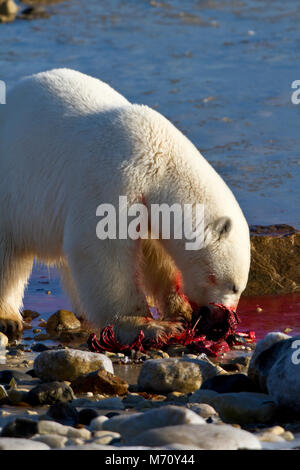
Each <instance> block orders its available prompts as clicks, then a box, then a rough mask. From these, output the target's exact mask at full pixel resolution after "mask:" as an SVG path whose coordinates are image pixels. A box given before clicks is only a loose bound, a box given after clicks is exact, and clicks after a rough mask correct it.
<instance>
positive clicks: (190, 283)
mask: <svg viewBox="0 0 300 470" xmlns="http://www.w3.org/2000/svg"><path fill="white" fill-rule="evenodd" d="M186 256H187V257H188V269H184V272H182V275H183V281H184V293H185V295H186V296H187V298H188V299H189V302H190V303H191V305H192V307H193V309H194V310H195V309H199V308H201V307H207V308H208V309H210V310H211V312H213V314H214V315H218V313H216V312H214V309H213V305H212V304H213V303H216V304H223V305H224V306H226V307H229V308H231V309H234V310H235V309H236V307H237V305H238V302H239V299H240V296H241V294H242V292H243V291H244V289H245V287H246V284H247V280H248V274H249V268H250V235H249V228H248V224H247V223H246V220H245V219H244V217H239V218H238V219H235V220H234V219H232V218H230V217H226V216H225V217H219V218H218V219H217V220H215V221H213V222H211V223H209V224H208V225H207V226H206V227H205V234H204V244H203V247H202V248H201V249H200V250H198V251H190V252H187V253H186ZM219 314H221V312H219ZM215 320H217V318H216V319H215Z"/></svg>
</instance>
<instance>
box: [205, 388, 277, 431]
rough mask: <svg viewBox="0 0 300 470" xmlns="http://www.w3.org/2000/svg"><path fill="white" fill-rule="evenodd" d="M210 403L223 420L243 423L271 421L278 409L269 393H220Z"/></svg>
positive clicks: (265, 422)
mask: <svg viewBox="0 0 300 470" xmlns="http://www.w3.org/2000/svg"><path fill="white" fill-rule="evenodd" d="M210 404H211V406H213V407H214V408H215V410H216V411H217V412H218V413H219V415H220V418H221V419H222V420H223V421H225V422H226V423H238V424H241V425H244V424H252V423H253V424H254V423H260V424H267V423H270V422H272V420H274V419H275V416H276V412H277V409H278V407H277V405H276V404H275V402H274V400H273V399H272V397H270V396H269V395H264V394H263V393H250V392H240V393H224V394H218V395H217V396H216V397H215V398H214V399H213V400H212V401H211V400H210Z"/></svg>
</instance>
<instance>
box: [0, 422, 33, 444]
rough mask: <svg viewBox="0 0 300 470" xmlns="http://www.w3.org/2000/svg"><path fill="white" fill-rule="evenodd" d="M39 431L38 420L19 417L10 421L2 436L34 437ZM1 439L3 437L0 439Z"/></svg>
mask: <svg viewBox="0 0 300 470" xmlns="http://www.w3.org/2000/svg"><path fill="white" fill-rule="evenodd" d="M37 432H38V426H37V423H36V421H32V420H31V419H26V418H17V419H15V420H14V421H10V422H9V423H7V424H6V426H4V428H3V429H2V431H1V437H24V438H26V437H28V438H30V437H32V436H34V435H35V434H37ZM0 440H1V439H0Z"/></svg>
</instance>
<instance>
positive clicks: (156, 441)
mask: <svg viewBox="0 0 300 470" xmlns="http://www.w3.org/2000/svg"><path fill="white" fill-rule="evenodd" d="M129 444H130V445H134V446H151V447H153V446H164V445H170V444H184V445H187V446H190V445H192V446H193V447H197V448H198V449H205V450H236V449H261V444H260V442H259V440H258V439H257V437H255V436H254V435H253V434H251V433H249V432H247V431H243V430H241V429H236V428H234V427H232V426H229V425H226V424H223V425H215V424H185V425H177V426H166V427H163V428H155V429H150V430H146V431H144V432H142V433H140V434H138V435H135V436H134V437H133V438H131V439H130V442H129Z"/></svg>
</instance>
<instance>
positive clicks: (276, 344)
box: [248, 332, 290, 393]
mask: <svg viewBox="0 0 300 470" xmlns="http://www.w3.org/2000/svg"><path fill="white" fill-rule="evenodd" d="M289 338H290V336H288V335H285V334H284V333H281V332H272V333H268V334H267V335H266V336H265V337H264V339H262V340H261V341H258V343H257V345H256V348H255V350H254V353H253V356H252V358H251V361H250V364H249V368H248V376H249V377H250V379H251V380H253V382H255V383H256V384H257V385H258V387H259V388H260V390H261V391H262V392H264V393H267V392H268V389H267V377H268V375H269V372H270V369H271V368H272V367H273V365H274V363H275V362H276V360H277V358H278V355H279V353H280V351H281V350H282V348H285V346H286V345H285V343H284V340H287V339H289Z"/></svg>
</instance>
